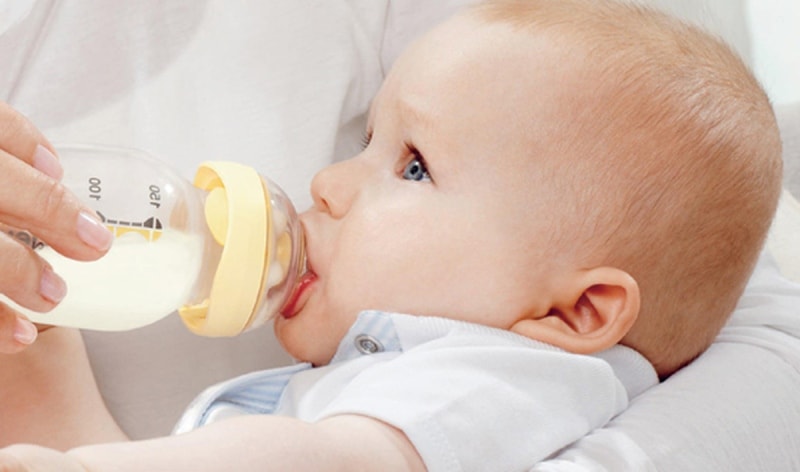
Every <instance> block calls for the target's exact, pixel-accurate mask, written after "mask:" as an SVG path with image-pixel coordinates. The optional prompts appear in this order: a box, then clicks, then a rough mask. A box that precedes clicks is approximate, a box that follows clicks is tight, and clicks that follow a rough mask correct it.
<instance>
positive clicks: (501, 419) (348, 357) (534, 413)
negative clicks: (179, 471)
mask: <svg viewBox="0 0 800 472" xmlns="http://www.w3.org/2000/svg"><path fill="white" fill-rule="evenodd" d="M657 382H658V379H657V375H656V373H655V370H654V369H653V367H652V366H651V365H650V364H649V362H647V360H645V359H644V357H642V356H641V355H640V354H638V353H637V352H636V351H634V350H632V349H629V348H626V347H623V346H614V347H613V348H611V349H609V350H607V351H605V352H602V353H599V354H596V355H592V356H583V355H576V354H571V353H567V352H565V351H563V350H561V349H558V348H556V347H553V346H550V345H548V344H544V343H540V342H536V341H532V340H530V339H528V338H525V337H522V336H519V335H516V334H514V333H510V332H508V331H504V330H499V329H494V328H488V327H485V326H480V325H475V324H470V323H465V322H461V321H453V320H448V319H443V318H430V317H418V316H410V315H402V314H396V313H384V312H376V311H366V312H363V313H361V314H360V315H359V317H358V319H357V321H356V322H355V323H354V324H353V326H352V327H351V329H350V330H349V332H348V334H347V335H346V336H345V337H344V339H343V340H342V341H341V343H340V345H339V349H338V351H337V352H336V354H335V356H334V358H333V359H332V361H331V362H330V364H328V365H326V366H323V367H316V368H312V367H311V366H310V365H309V364H298V365H294V366H289V367H284V368H280V369H271V370H266V371H261V372H254V373H251V374H246V375H244V376H241V377H237V378H235V379H232V380H229V381H227V382H223V383H221V384H218V385H215V386H213V387H210V388H209V389H207V390H206V391H204V392H203V393H202V394H201V395H200V396H199V397H198V398H197V399H196V400H195V401H194V402H193V403H192V404H191V405H190V406H189V408H188V409H187V411H186V412H185V414H184V416H183V418H181V420H180V421H179V423H178V425H177V426H176V429H175V432H176V433H182V432H186V431H189V430H191V429H193V428H196V427H198V426H201V425H203V424H207V423H210V422H213V421H217V420H219V419H222V418H225V417H228V416H233V415H240V414H278V415H286V416H293V417H297V418H299V419H301V420H305V421H309V422H314V421H319V420H321V419H323V418H326V417H330V416H334V415H339V414H358V415H364V416H369V417H372V418H376V419H379V420H381V421H383V422H385V423H388V424H390V425H393V426H395V427H396V428H398V429H400V430H402V431H403V432H404V433H405V434H406V436H407V437H408V438H409V440H410V441H411V442H412V443H413V444H414V447H415V448H416V449H417V451H418V452H419V454H420V456H421V457H422V459H423V461H424V462H425V465H426V466H427V468H428V470H429V471H432V472H435V471H462V470H502V471H514V470H527V469H528V468H530V467H531V466H533V465H534V464H535V463H537V462H539V461H541V460H543V459H546V458H547V457H548V456H550V455H551V454H553V453H555V452H557V451H558V450H559V449H561V448H563V447H564V446H567V445H568V444H570V443H572V442H573V441H575V440H577V439H579V438H581V437H583V436H584V435H586V433H588V432H589V431H591V430H593V429H595V428H597V427H600V426H602V425H604V424H605V423H606V422H608V421H609V420H610V419H611V418H612V417H614V416H615V415H617V414H618V413H619V412H621V411H622V410H623V409H625V408H626V407H627V405H628V402H629V400H630V399H631V398H633V397H634V396H636V395H638V394H639V393H641V392H642V391H644V390H646V389H647V388H649V387H650V386H652V385H654V384H656V383H657Z"/></svg>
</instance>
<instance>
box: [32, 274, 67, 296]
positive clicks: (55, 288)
mask: <svg viewBox="0 0 800 472" xmlns="http://www.w3.org/2000/svg"><path fill="white" fill-rule="evenodd" d="M39 294H41V295H42V296H43V297H44V298H46V299H48V300H50V301H51V302H53V303H58V302H60V301H61V300H63V299H64V297H65V296H66V295H67V284H66V283H64V280H63V279H62V278H61V277H59V276H58V275H56V273H55V272H53V269H51V268H49V267H45V269H44V270H43V271H42V278H41V280H39Z"/></svg>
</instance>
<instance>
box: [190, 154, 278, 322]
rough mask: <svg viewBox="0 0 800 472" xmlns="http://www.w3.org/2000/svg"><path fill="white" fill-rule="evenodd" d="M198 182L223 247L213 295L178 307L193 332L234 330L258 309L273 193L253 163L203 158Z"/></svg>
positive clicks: (211, 224) (211, 226) (209, 221)
mask: <svg viewBox="0 0 800 472" xmlns="http://www.w3.org/2000/svg"><path fill="white" fill-rule="evenodd" d="M194 185H195V186H196V187H198V188H200V189H203V190H206V191H208V192H209V193H208V196H207V197H206V203H205V216H206V223H207V224H208V227H209V230H210V231H211V234H212V236H213V237H214V239H215V240H216V241H217V242H218V243H219V244H221V245H222V246H223V247H222V254H221V256H220V260H219V264H218V266H217V271H216V273H215V274H214V280H213V284H212V286H211V291H210V295H209V298H208V299H207V300H204V301H203V302H201V303H198V304H195V305H184V306H183V307H181V308H180V309H179V310H178V313H179V314H180V316H181V318H182V319H183V322H184V324H186V326H187V327H188V328H189V330H190V331H192V332H193V333H195V334H199V335H203V336H235V335H237V334H239V333H241V332H242V331H244V330H245V329H246V328H247V327H248V325H249V323H250V319H251V318H252V316H253V313H255V311H256V308H257V306H258V302H259V299H260V296H261V289H262V286H263V277H264V274H265V272H266V271H265V269H266V264H267V261H269V260H270V258H269V254H268V251H269V250H270V249H269V244H268V236H269V231H270V228H269V225H270V222H271V218H270V211H271V207H270V205H269V201H270V198H269V193H268V190H267V189H266V188H265V186H264V184H263V181H262V179H261V176H260V175H258V173H257V172H256V171H255V170H254V169H253V168H251V167H247V166H244V165H241V164H236V163H233V162H206V163H203V164H202V165H201V166H200V167H199V168H198V169H197V173H196V174H195V179H194Z"/></svg>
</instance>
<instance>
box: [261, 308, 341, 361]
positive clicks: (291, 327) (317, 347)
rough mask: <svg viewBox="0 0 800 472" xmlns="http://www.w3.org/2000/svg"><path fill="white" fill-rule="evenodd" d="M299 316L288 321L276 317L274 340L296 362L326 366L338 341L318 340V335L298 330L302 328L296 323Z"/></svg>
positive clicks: (334, 351)
mask: <svg viewBox="0 0 800 472" xmlns="http://www.w3.org/2000/svg"><path fill="white" fill-rule="evenodd" d="M300 316H302V314H300ZM300 316H296V317H292V318H288V319H287V318H284V317H281V316H278V317H276V318H275V321H274V324H273V328H274V331H275V338H276V339H277V340H278V342H279V343H280V345H281V347H282V348H283V350H284V351H286V353H287V354H289V355H290V356H291V357H292V358H293V359H295V360H296V361H298V362H309V363H311V364H313V365H315V366H318V365H326V364H328V363H329V362H330V361H331V359H332V358H333V356H334V354H335V353H336V349H337V347H338V345H339V341H338V340H335V341H334V340H329V339H320V337H319V336H318V333H310V332H306V331H304V330H302V329H300V328H302V327H301V326H300V324H299V323H296V321H298V319H299V318H300ZM325 338H327V336H325Z"/></svg>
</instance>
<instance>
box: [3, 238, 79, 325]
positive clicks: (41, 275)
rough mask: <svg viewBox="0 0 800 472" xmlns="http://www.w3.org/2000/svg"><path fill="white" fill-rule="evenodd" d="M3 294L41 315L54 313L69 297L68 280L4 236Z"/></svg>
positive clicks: (16, 242)
mask: <svg viewBox="0 0 800 472" xmlns="http://www.w3.org/2000/svg"><path fill="white" fill-rule="evenodd" d="M0 254H2V255H3V257H2V258H0V293H2V294H3V295H5V296H6V297H8V298H10V299H11V300H13V301H14V302H15V303H17V304H18V305H21V306H23V307H25V308H29V309H31V310H34V311H38V312H45V311H49V310H52V309H53V307H55V306H56V304H58V302H60V301H61V300H62V299H63V298H64V296H65V295H66V293H67V286H66V283H65V282H64V280H62V279H61V277H59V276H58V275H57V274H55V273H54V272H53V270H52V268H51V267H50V265H49V264H48V263H47V262H45V261H44V260H43V259H42V258H40V257H39V256H38V255H36V254H35V253H34V251H32V250H30V249H29V248H27V247H25V246H23V245H22V244H21V243H19V242H18V241H15V240H14V239H13V238H12V237H10V236H9V235H8V234H5V233H3V234H0Z"/></svg>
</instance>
